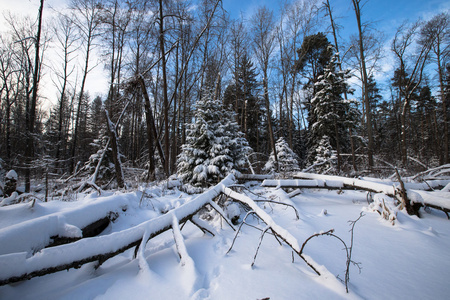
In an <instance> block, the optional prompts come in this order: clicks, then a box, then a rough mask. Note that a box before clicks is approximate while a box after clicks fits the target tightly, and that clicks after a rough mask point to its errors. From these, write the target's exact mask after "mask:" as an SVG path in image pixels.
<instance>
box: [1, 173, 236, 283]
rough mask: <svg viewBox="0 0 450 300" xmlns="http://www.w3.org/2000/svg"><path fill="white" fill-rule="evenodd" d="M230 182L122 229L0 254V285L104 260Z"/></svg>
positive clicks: (189, 212)
mask: <svg viewBox="0 0 450 300" xmlns="http://www.w3.org/2000/svg"><path fill="white" fill-rule="evenodd" d="M233 183H234V176H233V175H232V174H231V175H229V176H227V177H226V178H225V179H224V180H222V181H221V182H220V183H219V184H218V185H216V186H215V187H213V188H211V189H210V190H208V191H206V192H205V193H203V194H201V195H199V196H198V197H196V198H195V199H193V200H191V201H189V202H187V203H185V204H183V205H181V206H180V207H178V208H176V209H174V210H172V211H171V212H170V213H168V214H165V215H161V216H159V217H156V218H154V219H151V220H149V221H146V222H144V223H141V224H139V225H137V226H135V227H132V228H129V229H126V230H122V231H119V232H114V233H111V234H109V235H105V236H99V237H93V238H86V239H81V240H78V241H76V242H74V243H71V244H65V245H61V246H57V247H52V248H45V249H42V250H41V251H39V252H37V253H35V254H34V255H33V256H31V257H28V256H29V254H28V253H27V252H20V253H12V254H4V255H0V285H3V284H8V283H12V282H17V281H21V280H24V279H29V278H32V277H36V276H42V275H46V274H50V273H54V272H58V271H61V270H66V269H70V268H78V267H80V266H81V265H83V264H85V263H89V262H93V261H99V262H104V261H105V260H107V259H109V258H111V257H113V256H115V255H117V254H119V253H122V252H124V251H125V250H127V249H129V248H131V247H134V246H138V245H139V244H141V240H142V239H143V237H144V234H145V233H146V232H147V235H148V239H151V238H153V237H155V236H157V235H159V234H160V233H162V232H164V231H166V230H168V229H170V228H172V225H173V218H174V217H176V218H177V220H178V222H179V223H183V222H185V221H187V220H189V219H190V218H191V217H192V216H193V215H194V214H196V213H197V212H198V211H199V210H200V209H201V208H202V207H204V206H205V205H207V204H210V202H211V200H212V199H214V198H215V197H216V196H218V195H219V194H220V193H221V192H222V188H223V186H227V185H231V184H233Z"/></svg>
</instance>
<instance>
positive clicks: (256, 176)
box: [238, 174, 274, 181]
mask: <svg viewBox="0 0 450 300" xmlns="http://www.w3.org/2000/svg"><path fill="white" fill-rule="evenodd" d="M273 178H274V175H270V174H240V175H239V176H238V179H239V180H248V181H251V180H254V181H263V180H265V179H273Z"/></svg>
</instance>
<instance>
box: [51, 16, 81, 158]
mask: <svg viewBox="0 0 450 300" xmlns="http://www.w3.org/2000/svg"><path fill="white" fill-rule="evenodd" d="M52 31H53V33H54V37H55V38H56V43H57V46H58V47H59V48H58V50H59V51H58V56H59V58H60V59H61V65H60V66H59V67H56V66H55V67H54V69H55V72H54V74H55V75H56V77H57V78H56V79H54V80H55V85H57V88H58V91H59V94H60V96H59V100H58V108H57V111H58V115H57V117H58V123H57V126H58V129H57V130H58V137H57V141H56V151H55V159H56V161H57V162H56V163H58V160H59V159H60V156H61V147H62V146H63V145H64V144H65V142H66V141H63V129H64V128H65V127H66V126H64V123H65V122H68V120H67V119H66V118H65V112H66V110H67V107H68V105H69V103H66V102H67V100H68V92H67V90H68V87H69V85H70V82H69V77H70V76H71V75H72V74H73V72H74V70H75V66H74V65H71V62H72V61H73V60H74V58H75V56H74V55H73V54H74V52H75V51H76V50H77V47H76V45H75V43H76V41H77V38H76V37H75V34H74V31H75V28H74V26H73V20H72V19H71V18H69V17H68V16H66V15H60V16H59V17H58V18H57V19H56V20H55V25H54V26H53V28H52ZM60 53H62V54H60Z"/></svg>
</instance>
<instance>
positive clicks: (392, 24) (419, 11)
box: [223, 0, 450, 34]
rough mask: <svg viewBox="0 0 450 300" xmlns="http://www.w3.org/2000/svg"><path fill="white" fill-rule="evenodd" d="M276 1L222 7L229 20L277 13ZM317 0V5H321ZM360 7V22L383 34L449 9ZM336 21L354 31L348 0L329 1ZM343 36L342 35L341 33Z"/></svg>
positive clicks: (229, 1) (240, 1)
mask: <svg viewBox="0 0 450 300" xmlns="http://www.w3.org/2000/svg"><path fill="white" fill-rule="evenodd" d="M280 2H281V1H280V0H223V6H224V8H225V9H226V10H227V11H228V12H229V13H230V14H231V16H232V17H233V18H236V17H239V15H240V13H241V12H242V13H243V15H244V16H247V17H248V16H250V15H251V14H252V12H254V11H255V9H256V8H257V7H258V6H261V5H265V6H267V7H268V8H270V9H272V10H273V11H274V12H275V14H277V12H278V8H279V6H280ZM321 2H322V1H321V0H318V3H321ZM364 2H365V5H364V7H363V8H362V12H363V17H362V19H363V22H365V21H371V22H375V26H376V28H377V29H378V30H381V31H384V32H386V33H389V32H394V31H395V29H396V28H397V27H398V26H399V25H400V24H401V23H402V22H403V21H404V20H406V19H409V20H410V21H415V20H417V19H418V18H419V17H420V18H423V19H428V18H430V16H433V15H435V14H437V13H439V12H442V11H444V10H449V9H450V1H448V0H447V1H446V0H368V1H364ZM330 3H331V6H332V7H333V9H334V14H335V17H339V18H340V19H338V20H337V22H339V23H341V25H343V26H344V27H345V28H344V31H345V32H352V31H355V32H356V30H355V29H356V28H355V27H354V26H356V20H355V15H354V11H353V6H352V4H351V0H331V1H330ZM344 34H345V33H344Z"/></svg>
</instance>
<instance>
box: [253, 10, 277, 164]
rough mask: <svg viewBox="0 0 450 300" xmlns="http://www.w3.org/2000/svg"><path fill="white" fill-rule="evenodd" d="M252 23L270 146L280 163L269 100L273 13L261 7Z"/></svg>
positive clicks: (273, 25) (273, 46) (273, 45)
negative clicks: (260, 72)
mask: <svg viewBox="0 0 450 300" xmlns="http://www.w3.org/2000/svg"><path fill="white" fill-rule="evenodd" d="M251 23H252V29H253V31H254V37H253V43H254V46H255V53H256V58H257V60H258V63H259V67H260V69H261V71H262V76H263V78H262V79H263V93H264V101H265V104H266V113H267V125H268V130H269V138H270V145H271V148H272V151H273V153H274V155H275V161H276V162H278V158H277V149H276V147H275V137H274V132H273V126H272V116H271V109H270V99H269V64H270V60H271V57H272V54H273V51H274V48H275V43H274V39H275V32H274V29H275V23H274V18H273V12H272V11H271V10H269V9H268V8H267V7H265V6H263V7H260V8H258V10H257V11H256V13H255V15H254V16H253V17H252V19H251Z"/></svg>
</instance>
